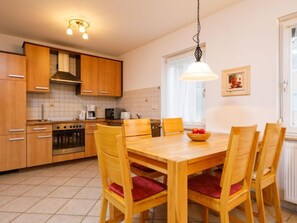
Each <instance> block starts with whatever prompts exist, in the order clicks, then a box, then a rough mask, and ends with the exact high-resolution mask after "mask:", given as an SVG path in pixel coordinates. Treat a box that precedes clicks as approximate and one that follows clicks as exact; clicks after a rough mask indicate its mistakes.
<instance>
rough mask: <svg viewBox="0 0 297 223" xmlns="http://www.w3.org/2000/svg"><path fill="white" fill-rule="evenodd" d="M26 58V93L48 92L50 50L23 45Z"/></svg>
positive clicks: (32, 45)
mask: <svg viewBox="0 0 297 223" xmlns="http://www.w3.org/2000/svg"><path fill="white" fill-rule="evenodd" d="M24 50H25V54H26V58H27V91H29V92H49V91H50V89H49V78H50V49H49V48H48V47H44V46H39V45H34V44H29V43H25V44H24Z"/></svg>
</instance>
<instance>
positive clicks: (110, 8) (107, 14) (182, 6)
mask: <svg viewBox="0 0 297 223" xmlns="http://www.w3.org/2000/svg"><path fill="white" fill-rule="evenodd" d="M239 1H240V0H201V1H200V18H201V17H205V16H208V15H210V14H213V13H215V12H217V11H220V10H222V9H223V8H225V7H228V6H230V5H231V4H234V3H237V2H239ZM196 10H197V1H196V0H1V7H0V18H1V19H0V33H3V34H9V35H14V36H19V37H24V38H28V39H31V40H37V41H43V42H48V43H52V44H59V45H63V46H67V47H73V48H78V49H82V50H86V51H90V52H95V53H101V54H106V55H111V56H119V55H121V54H123V53H126V52H128V51H130V50H132V49H135V48H137V47H139V46H141V45H143V44H145V43H147V42H150V41H153V40H155V39H157V38H159V37H162V36H164V35H166V34H168V33H170V32H172V31H174V30H177V29H179V28H181V27H183V26H186V25H189V24H191V23H193V22H195V21H196V18H197V17H196V16H197V14H196ZM71 16H83V17H86V18H87V19H88V20H89V21H90V22H91V26H90V28H89V29H88V34H89V39H88V40H83V39H82V38H81V34H80V33H78V32H77V31H74V34H73V35H72V36H68V35H67V34H66V28H67V19H68V18H69V17H71ZM195 32H196V30H193V34H195ZM189 38H191V37H189Z"/></svg>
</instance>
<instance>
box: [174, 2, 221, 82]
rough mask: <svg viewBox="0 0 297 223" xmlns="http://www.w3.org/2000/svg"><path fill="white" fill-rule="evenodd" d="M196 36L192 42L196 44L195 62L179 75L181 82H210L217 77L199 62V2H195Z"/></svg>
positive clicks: (200, 51) (200, 52)
mask: <svg viewBox="0 0 297 223" xmlns="http://www.w3.org/2000/svg"><path fill="white" fill-rule="evenodd" d="M197 3H198V4H197V5H198V7H197V34H196V35H195V36H193V40H194V42H196V43H197V47H196V50H195V54H194V55H195V58H196V62H194V63H192V64H191V65H190V66H189V67H188V69H187V70H186V71H185V72H184V73H183V74H182V75H181V77H180V79H181V80H193V81H211V80H216V79H218V75H216V74H215V73H214V72H213V71H212V70H211V69H210V67H209V66H208V65H207V64H206V63H204V62H202V61H200V60H201V57H202V50H201V48H200V46H199V34H200V30H201V26H200V19H199V5H200V1H199V0H197Z"/></svg>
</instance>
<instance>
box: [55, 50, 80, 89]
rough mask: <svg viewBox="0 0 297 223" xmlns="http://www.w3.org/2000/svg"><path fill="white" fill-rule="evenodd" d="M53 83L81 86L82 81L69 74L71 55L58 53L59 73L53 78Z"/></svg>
mask: <svg viewBox="0 0 297 223" xmlns="http://www.w3.org/2000/svg"><path fill="white" fill-rule="evenodd" d="M50 81H51V83H56V84H73V85H76V84H81V83H82V81H81V80H80V79H79V78H78V77H76V76H74V75H73V74H71V73H70V72H69V54H68V53H62V52H59V53H58V71H57V72H56V73H55V74H54V75H53V76H51V78H50Z"/></svg>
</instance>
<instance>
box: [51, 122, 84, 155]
mask: <svg viewBox="0 0 297 223" xmlns="http://www.w3.org/2000/svg"><path fill="white" fill-rule="evenodd" d="M84 151H85V124H84V123H65V124H54V125H53V155H54V156H55V155H63V154H69V153H77V152H84Z"/></svg>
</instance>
